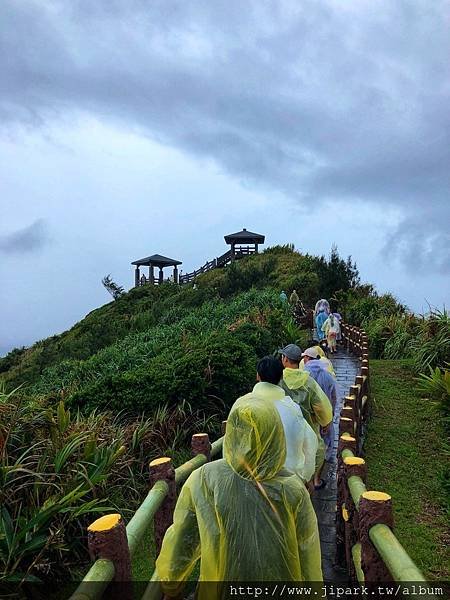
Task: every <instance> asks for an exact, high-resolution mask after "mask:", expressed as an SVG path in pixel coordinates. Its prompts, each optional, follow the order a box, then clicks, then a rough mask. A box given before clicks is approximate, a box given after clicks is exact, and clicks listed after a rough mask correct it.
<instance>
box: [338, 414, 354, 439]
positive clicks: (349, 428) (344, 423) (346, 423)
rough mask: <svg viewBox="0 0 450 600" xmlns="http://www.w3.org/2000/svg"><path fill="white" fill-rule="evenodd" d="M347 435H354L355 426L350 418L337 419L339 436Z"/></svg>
mask: <svg viewBox="0 0 450 600" xmlns="http://www.w3.org/2000/svg"><path fill="white" fill-rule="evenodd" d="M344 433H348V435H350V436H352V435H355V425H354V423H353V419H351V418H350V417H341V418H340V419H339V435H343V434H344Z"/></svg>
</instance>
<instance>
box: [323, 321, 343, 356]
mask: <svg viewBox="0 0 450 600" xmlns="http://www.w3.org/2000/svg"><path fill="white" fill-rule="evenodd" d="M322 331H323V332H324V333H325V335H326V336H327V344H328V349H329V350H330V352H331V353H332V354H333V353H335V352H336V347H337V344H336V340H337V337H338V335H339V336H340V333H341V326H340V325H339V321H338V319H337V318H336V317H335V316H334V315H333V314H331V315H330V316H329V317H328V318H327V319H326V321H324V323H323V325H322Z"/></svg>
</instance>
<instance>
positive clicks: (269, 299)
mask: <svg viewBox="0 0 450 600" xmlns="http://www.w3.org/2000/svg"><path fill="white" fill-rule="evenodd" d="M354 276H355V267H352V265H351V262H350V260H348V261H347V262H345V261H343V260H341V259H340V258H339V257H338V255H337V252H336V251H334V253H332V255H331V257H330V259H329V260H326V259H325V258H324V257H312V256H309V255H301V254H299V253H298V252H295V251H294V249H293V247H292V246H285V247H274V248H270V249H268V250H266V251H265V252H264V253H262V254H258V255H253V256H250V257H247V258H245V259H242V260H240V261H238V262H236V263H234V264H232V265H230V266H229V267H227V268H225V269H216V270H213V271H210V272H209V273H206V274H205V275H203V276H201V277H199V278H198V279H197V285H196V289H195V288H193V286H192V285H186V286H178V285H174V284H170V283H167V284H163V285H161V286H149V285H147V286H143V287H140V288H135V289H132V290H131V291H130V292H128V293H126V294H124V295H123V296H122V297H120V298H119V299H117V300H116V301H113V302H111V303H109V304H106V305H105V306H102V307H101V308H98V309H97V310H94V311H93V312H91V313H90V314H88V315H87V316H86V317H85V318H84V319H83V320H82V321H80V322H79V323H77V324H76V325H75V326H74V327H72V329H70V330H69V331H67V332H64V333H63V334H61V335H58V336H53V337H50V338H48V339H46V340H43V341H40V342H37V343H36V344H34V345H33V346H32V347H31V348H29V349H22V350H15V351H13V352H12V353H10V354H9V355H8V356H7V357H5V358H4V359H2V360H1V361H0V374H1V373H2V374H3V378H4V380H5V382H6V385H7V387H8V388H9V389H12V388H13V387H15V386H18V385H23V393H25V394H26V395H27V396H33V397H39V398H46V399H48V400H55V399H57V398H59V397H60V396H61V394H63V396H64V398H65V400H66V403H68V404H69V405H70V404H75V405H77V406H82V407H85V408H88V409H92V408H94V407H100V408H102V407H108V408H109V409H113V410H117V409H122V408H127V409H130V410H132V411H137V412H138V411H141V410H145V409H149V408H154V407H156V406H158V405H161V404H162V403H166V402H168V403H169V404H170V403H177V402H179V401H180V400H182V399H184V400H187V401H189V402H193V403H194V404H198V403H199V402H203V401H205V400H206V399H207V398H216V399H217V400H219V401H222V402H223V403H224V404H225V405H227V404H229V403H230V402H232V401H233V400H234V398H236V395H237V394H239V393H240V392H242V391H243V390H245V389H246V388H247V387H248V382H249V380H250V381H251V380H252V378H253V375H254V369H255V363H256V360H257V358H258V357H259V356H261V355H263V354H266V353H269V352H272V351H273V350H274V348H275V347H276V346H277V345H279V344H281V343H283V342H285V341H287V340H288V338H289V334H287V333H286V331H285V329H286V323H288V324H289V323H290V321H289V319H286V314H285V310H286V307H283V306H282V303H281V301H280V300H279V293H280V291H281V289H285V290H286V291H288V292H289V291H290V290H292V289H294V288H296V289H297V290H298V291H299V292H300V294H301V299H302V300H303V301H304V302H305V303H306V304H312V303H313V302H314V301H315V300H316V299H317V298H318V297H321V296H330V295H331V294H332V293H333V292H334V291H336V290H337V289H348V288H349V287H350V286H351V284H352V278H354ZM288 326H289V325H288Z"/></svg>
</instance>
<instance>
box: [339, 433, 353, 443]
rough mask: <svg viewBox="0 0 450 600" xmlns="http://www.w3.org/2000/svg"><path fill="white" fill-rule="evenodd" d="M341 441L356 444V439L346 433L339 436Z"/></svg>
mask: <svg viewBox="0 0 450 600" xmlns="http://www.w3.org/2000/svg"><path fill="white" fill-rule="evenodd" d="M341 440H344V441H346V442H356V439H355V438H354V437H353V436H351V435H349V434H348V433H343V434H342V435H341Z"/></svg>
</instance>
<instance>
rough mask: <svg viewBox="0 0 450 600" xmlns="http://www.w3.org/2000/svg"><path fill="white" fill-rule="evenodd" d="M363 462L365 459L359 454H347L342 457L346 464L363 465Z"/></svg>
mask: <svg viewBox="0 0 450 600" xmlns="http://www.w3.org/2000/svg"><path fill="white" fill-rule="evenodd" d="M365 462H366V461H365V460H364V459H363V458H360V457H359V456H347V458H344V464H346V465H364V464H365Z"/></svg>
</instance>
